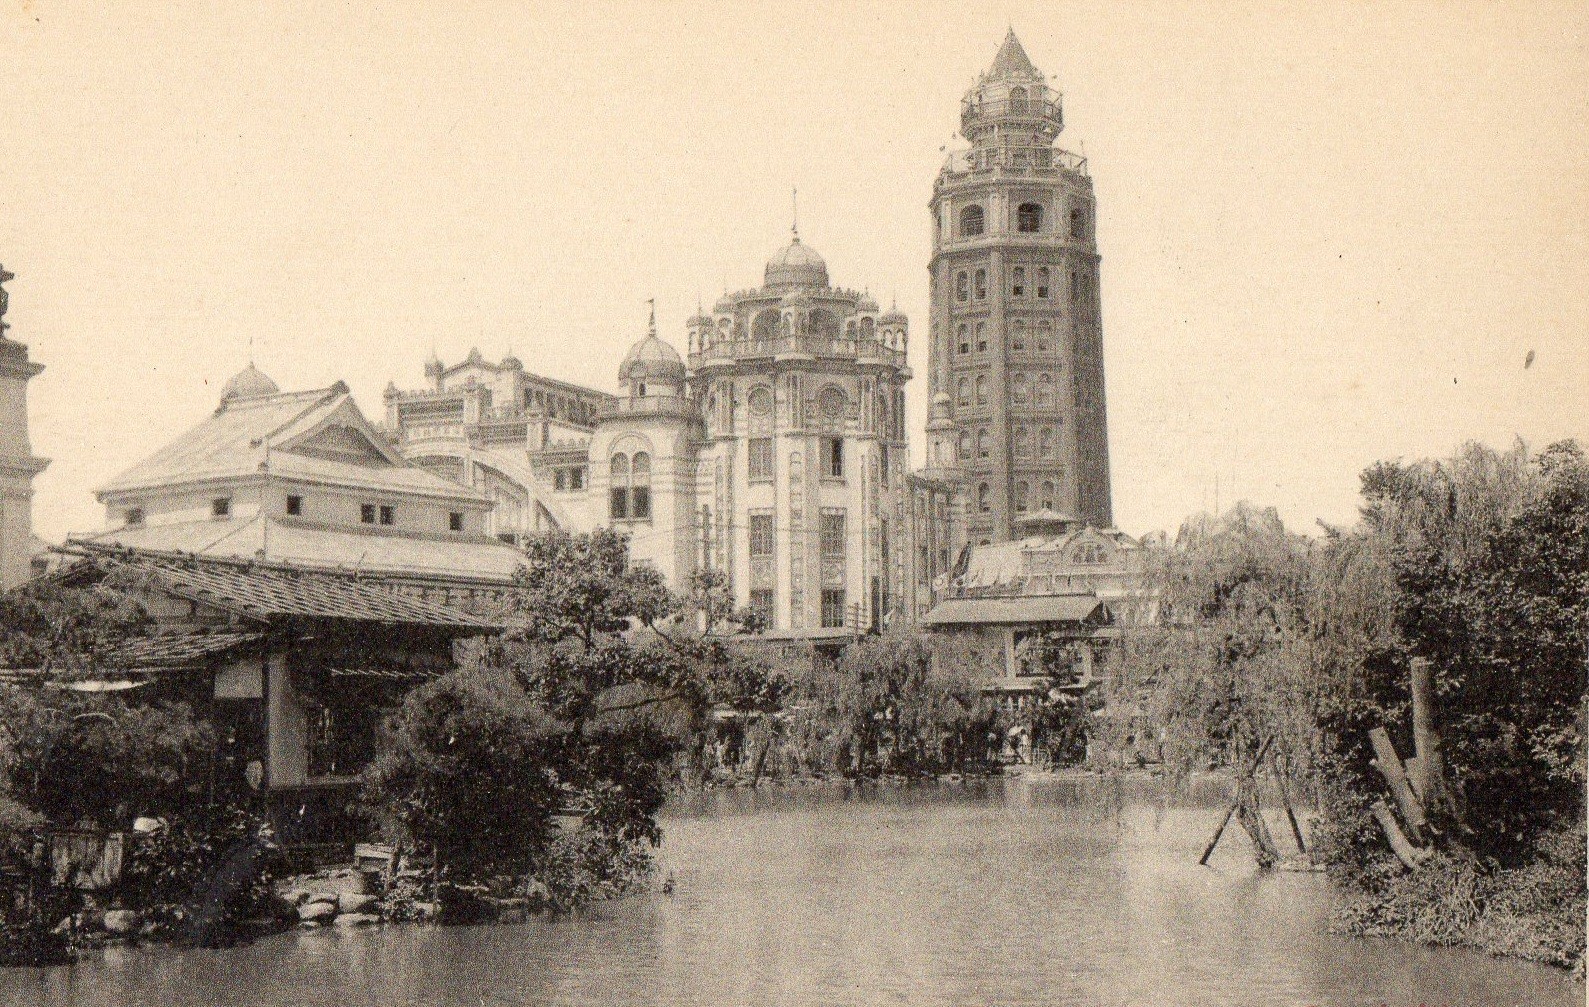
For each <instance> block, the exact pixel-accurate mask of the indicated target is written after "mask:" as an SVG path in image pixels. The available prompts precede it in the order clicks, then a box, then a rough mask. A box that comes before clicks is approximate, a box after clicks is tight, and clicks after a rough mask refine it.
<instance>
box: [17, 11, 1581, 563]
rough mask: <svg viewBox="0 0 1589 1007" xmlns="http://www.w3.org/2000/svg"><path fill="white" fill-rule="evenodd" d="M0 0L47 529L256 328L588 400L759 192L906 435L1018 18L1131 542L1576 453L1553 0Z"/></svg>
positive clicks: (1571, 30) (733, 238)
mask: <svg viewBox="0 0 1589 1007" xmlns="http://www.w3.org/2000/svg"><path fill="white" fill-rule="evenodd" d="M0 5H3V6H0V9H3V11H4V14H3V18H0V26H3V27H0V32H3V34H0V53H3V56H0V262H3V263H4V264H5V266H6V268H8V269H11V270H12V271H14V272H15V273H16V274H17V279H16V280H14V281H12V282H11V284H10V285H9V289H10V290H11V312H10V314H9V316H8V321H9V322H10V323H11V325H12V329H11V332H10V335H11V336H12V337H13V338H16V339H19V340H21V341H23V342H26V343H28V344H29V345H30V347H31V349H32V352H33V355H34V357H35V359H37V360H39V361H40V362H42V363H44V364H45V365H46V367H47V368H48V369H47V370H46V371H45V372H44V374H43V375H42V376H41V377H39V378H38V379H36V380H35V381H34V382H33V384H32V415H33V426H32V437H33V444H34V449H35V451H36V452H37V453H39V454H41V455H44V456H47V457H50V458H52V459H53V463H52V465H51V466H50V468H49V470H48V471H46V472H45V473H44V474H43V475H42V476H41V477H39V479H38V481H37V484H36V485H37V496H36V499H35V509H34V518H35V524H36V527H37V529H38V531H39V532H40V533H41V534H43V535H45V536H47V537H50V538H58V537H60V536H62V535H64V534H65V533H66V532H68V531H80V530H92V529H95V528H98V527H99V526H100V525H101V524H102V523H103V513H102V511H101V509H100V508H99V506H98V505H97V504H96V503H95V502H94V499H93V495H92V490H93V488H94V487H95V486H97V485H99V484H101V483H103V482H105V481H107V480H108V479H109V478H110V477H111V476H112V475H114V474H115V473H116V472H118V471H120V470H121V469H122V468H124V467H126V466H127V465H130V464H131V463H133V462H135V461H137V460H138V459H140V458H141V457H143V456H145V455H147V454H148V453H150V452H152V451H154V450H155V449H156V448H158V447H159V446H160V445H162V444H163V443H164V442H166V441H167V440H169V439H170V438H171V437H172V436H173V435H174V434H176V433H177V432H178V431H179V430H180V429H184V428H186V427H188V426H191V425H193V424H194V423H197V422H198V421H199V420H201V419H202V418H203V417H204V416H205V415H206V413H207V412H208V411H209V410H211V409H213V408H214V406H215V404H216V401H217V396H218V391H219V386H220V384H221V383H222V382H224V381H225V380H226V378H227V377H228V376H230V375H231V374H232V373H234V372H236V371H237V370H239V369H241V368H242V367H243V365H244V364H245V363H246V362H247V360H248V357H249V354H250V341H252V353H253V356H254V358H255V359H256V360H257V361H258V363H259V366H260V367H261V368H262V369H264V370H265V371H266V372H267V373H269V374H270V375H271V376H272V377H274V378H275V379H276V381H277V382H279V383H280V384H281V385H282V387H283V388H286V389H301V388H312V387H322V386H325V385H328V384H330V383H331V382H332V381H335V380H337V379H338V378H340V379H343V380H345V381H346V382H347V383H348V384H349V385H350V386H351V387H352V388H353V390H354V392H355V394H356V395H357V397H358V399H359V401H360V403H361V404H362V405H363V407H364V408H365V411H366V412H367V413H368V414H370V415H371V417H372V418H374V419H378V418H379V416H380V414H381V408H382V407H381V390H382V389H383V388H384V387H385V386H386V383H387V381H388V380H392V381H395V382H396V383H397V384H398V385H399V386H402V387H415V386H418V385H420V384H421V382H422V372H421V368H422V365H423V361H424V359H425V357H426V356H427V354H429V352H430V351H431V349H432V347H434V348H435V349H436V350H437V352H439V353H440V355H441V356H442V358H443V359H444V360H446V361H449V362H452V361H456V360H458V359H459V358H461V357H462V356H463V355H464V354H466V353H467V352H468V350H469V348H470V347H471V346H473V345H478V346H479V347H480V348H481V350H482V351H483V352H485V353H486V354H487V355H488V356H493V357H495V356H498V355H500V354H502V353H503V352H504V351H506V350H507V349H509V348H511V349H512V350H513V351H514V352H516V353H517V354H518V355H519V356H520V357H522V358H523V359H524V361H525V363H526V364H527V366H528V367H529V368H530V369H532V370H535V371H539V372H542V373H545V374H547V375H550V376H553V377H557V378H562V379H565V380H571V381H577V382H582V383H586V384H590V385H594V386H596V387H599V388H606V389H614V388H615V386H616V373H615V371H616V365H617V362H618V360H619V358H620V357H621V355H622V354H623V352H624V351H625V350H626V349H627V347H628V346H629V345H630V343H632V342H633V341H634V340H635V339H637V338H639V337H640V336H641V335H642V334H643V332H644V327H645V301H646V299H647V298H649V297H655V298H656V299H657V315H658V322H659V325H660V326H661V329H662V332H663V334H664V335H665V336H666V337H667V338H669V339H671V340H672V341H673V342H674V343H675V345H678V346H681V347H682V344H683V341H684V338H683V337H684V333H683V322H684V319H685V317H686V316H688V315H689V314H690V313H692V311H693V310H694V308H695V303H696V298H697V296H700V297H702V298H704V300H705V302H706V303H707V305H708V306H709V305H710V304H711V302H712V300H713V299H714V298H715V297H717V296H718V295H720V294H721V292H722V290H723V288H724V286H725V284H726V285H727V286H729V287H731V288H740V287H745V286H751V285H754V284H757V283H759V282H760V275H761V269H762V265H763V264H764V263H765V261H766V259H767V257H768V255H769V254H771V253H772V252H773V251H774V250H775V249H777V248H778V247H779V246H780V245H781V244H782V243H783V242H784V241H785V238H786V235H787V232H788V228H789V191H790V187H791V186H792V185H798V186H799V189H800V227H801V234H802V236H803V237H804V238H805V239H806V241H807V242H808V243H810V244H811V245H812V246H813V247H815V248H817V249H818V250H819V251H820V252H822V253H823V255H824V256H825V257H826V258H827V261H828V264H829V269H830V271H831V274H832V277H833V280H834V282H835V283H836V284H839V285H843V286H849V287H856V288H861V287H866V288H870V289H871V291H872V292H873V293H874V294H875V295H876V296H877V297H878V299H879V300H880V301H881V302H882V303H883V304H884V306H885V307H886V306H887V304H888V303H889V301H890V300H891V299H892V298H894V297H895V296H897V297H898V303H899V307H900V308H901V309H902V310H904V311H905V312H906V313H908V314H909V315H910V318H911V323H912V329H913V333H914V336H915V338H914V339H913V341H912V346H911V357H912V360H911V363H912V366H913V367H914V368H915V371H916V374H917V379H916V380H915V381H913V382H912V390H911V408H912V412H913V418H912V422H911V430H912V434H913V436H914V437H915V438H916V440H917V443H916V444H915V445H914V446H915V448H916V450H917V452H918V458H919V452H920V443H919V440H920V431H921V426H922V423H923V413H924V409H925V393H926V377H925V373H926V363H927V346H926V334H927V312H926V307H927V270H926V265H927V257H928V254H929V244H928V238H929V234H928V223H929V220H928V215H927V208H926V204H927V200H928V198H929V196H930V194H931V189H932V181H933V177H934V175H935V174H936V172H937V170H938V167H939V164H940V163H941V160H942V154H941V153H940V150H941V148H943V147H944V146H945V145H949V144H954V143H957V142H959V141H956V140H955V139H954V138H953V131H954V129H955V128H956V125H957V123H956V113H957V103H958V100H959V98H960V96H961V94H962V93H963V92H964V91H965V90H966V88H967V87H969V86H970V84H971V83H972V81H973V79H974V78H975V76H976V74H977V73H978V72H979V71H981V70H982V69H984V68H985V67H986V66H987V65H988V63H989V62H990V61H991V60H992V58H993V54H994V52H995V50H996V49H997V47H998V45H999V43H1000V41H1001V39H1002V37H1003V35H1004V31H1005V29H1006V27H1007V26H1008V25H1013V26H1014V27H1015V30H1016V32H1017V33H1018V34H1019V36H1020V37H1021V40H1022V41H1023V42H1024V44H1025V46H1026V49H1027V51H1028V53H1029V54H1030V55H1031V57H1032V59H1033V61H1034V62H1035V63H1036V64H1037V65H1038V66H1039V67H1040V68H1041V69H1042V70H1044V71H1045V72H1047V73H1049V74H1051V75H1053V77H1054V79H1055V84H1056V85H1057V86H1058V87H1060V88H1061V89H1062V90H1063V91H1064V95H1065V113H1066V114H1065V119H1066V123H1067V128H1066V130H1065V132H1064V133H1063V134H1062V136H1061V138H1060V139H1061V144H1062V145H1063V146H1065V147H1068V148H1070V149H1073V150H1081V149H1083V148H1084V149H1085V152H1086V154H1087V156H1088V157H1089V159H1090V164H1091V174H1092V176H1093V181H1094V185H1095V187H1096V190H1097V194H1098V214H1099V219H1098V242H1099V246H1100V249H1101V251H1102V254H1103V277H1102V293H1103V312H1104V330H1103V331H1104V356H1105V363H1106V370H1107V377H1108V401H1109V425H1110V441H1111V452H1112V468H1113V481H1114V502H1115V516H1116V520H1117V522H1118V524H1119V525H1120V526H1121V527H1122V528H1124V529H1126V530H1127V531H1131V532H1137V533H1142V532H1147V531H1151V530H1154V529H1159V528H1167V529H1174V528H1175V527H1177V526H1178V525H1179V523H1180V521H1181V520H1182V518H1184V517H1185V516H1186V515H1187V514H1189V513H1192V512H1195V511H1198V510H1202V509H1205V508H1207V507H1209V506H1211V505H1212V504H1213V502H1214V493H1215V485H1216V480H1217V481H1218V484H1219V493H1220V496H1221V503H1223V504H1224V505H1226V506H1228V505H1229V504H1230V503H1232V502H1233V501H1234V500H1236V499H1237V498H1247V499H1251V500H1253V501H1255V502H1258V503H1262V504H1273V505H1275V506H1277V507H1279V509H1280V512H1281V514H1282V515H1283V516H1284V518H1285V519H1286V521H1287V523H1288V524H1289V525H1292V526H1293V527H1297V528H1298V529H1299V530H1310V529H1314V528H1315V526H1314V521H1315V519H1319V518H1322V519H1324V520H1326V521H1330V522H1344V521H1349V520H1351V519H1352V517H1353V516H1354V514H1355V505H1356V493H1357V473H1358V472H1359V471H1360V470H1361V469H1362V468H1363V467H1364V466H1365V465H1367V464H1369V463H1371V462H1373V461H1374V460H1376V459H1381V458H1394V457H1409V458H1411V457H1420V456H1425V455H1430V454H1441V453H1445V452H1448V451H1450V450H1451V449H1453V448H1454V447H1455V446H1456V445H1457V444H1458V443H1459V442H1461V441H1462V440H1465V439H1470V438H1472V439H1479V440H1484V441H1488V442H1490V443H1492V444H1497V445H1501V444H1506V443H1509V442H1510V441H1511V439H1512V438H1513V437H1514V436H1521V437H1523V438H1524V439H1526V440H1527V441H1528V442H1529V443H1530V444H1532V445H1534V446H1535V447H1542V446H1543V445H1544V444H1545V443H1547V442H1549V441H1551V440H1554V439H1558V438H1562V437H1567V436H1576V437H1580V438H1583V437H1585V436H1586V435H1589V404H1586V403H1589V46H1586V23H1589V16H1586V13H1585V11H1586V10H1589V8H1586V6H1585V5H1584V4H1582V3H1562V4H1559V5H1553V4H1550V3H1546V2H1533V3H1526V4H1525V3H1510V4H1500V3H1487V4H1478V3H1473V4H1455V3H1451V4H1441V3H1434V2H1430V0H1416V2H1399V3H1378V4H1368V3H1360V2H1354V3H1349V4H1341V5H1333V4H1298V3H1293V2H1278V0H1277V2H1273V3H1265V4H1240V3H1226V2H1220V3H1213V2H1210V3H1185V2H1152V0H1147V2H1144V0H1132V2H1130V3H1124V2H1122V3H1098V2H1090V3H1063V2H1053V0H1044V2H1040V3H1030V4H1028V3H1017V2H1011V3H999V4H990V5H978V4H906V3H902V2H890V3H872V4H868V3H857V2H843V3H831V4H801V3H795V2H787V3H779V4H721V5H720V4H701V5H699V6H695V5H688V4H666V5H665V4H660V3H646V4H642V3H638V2H637V3H632V4H615V5H604V4H600V3H593V2H584V3H578V4H571V5H567V6H559V5H556V4H550V3H541V4H524V3H508V2H505V0H504V2H495V3H483V4H469V3H458V2H449V3H445V4H443V3H435V2H432V3H420V2H417V0H403V2H396V3H385V4H381V5H379V6H377V5H373V4H358V3H349V4H340V5H337V6H336V7H335V8H334V9H333V8H332V6H331V5H328V4H304V3H282V4H276V5H268V4H249V5H246V6H248V7H250V8H257V9H255V10H252V11H251V12H249V13H246V14H239V13H234V12H232V11H230V10H229V9H228V8H229V7H230V6H231V5H226V4H214V5H207V6H205V7H195V8H191V9H181V8H179V5H177V4H173V3H164V2H162V3H143V4H126V3H122V4H114V5H86V4H85V5H83V6H80V7H78V6H69V5H61V4H57V3H52V2H48V0H32V2H25V3H19V2H18V0H0ZM107 6H113V7H116V8H119V10H118V12H117V13H110V12H109V11H108V10H106V9H105V7H107ZM1530 351H1532V352H1533V354H1534V362H1533V365H1532V366H1531V367H1529V368H1527V369H1525V367H1524V361H1525V359H1526V358H1527V355H1528V354H1529V353H1530Z"/></svg>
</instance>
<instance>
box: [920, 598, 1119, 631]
mask: <svg viewBox="0 0 1589 1007" xmlns="http://www.w3.org/2000/svg"><path fill="white" fill-rule="evenodd" d="M1108 615H1109V610H1108V609H1107V608H1105V607H1104V603H1103V602H1102V601H1100V600H1099V599H1098V596H1097V595H1094V594H1056V595H1039V596H1035V597H1026V598H951V599H949V600H948V601H944V602H940V603H939V604H938V605H937V606H936V607H935V608H933V610H932V611H930V612H928V613H927V614H926V615H925V616H923V617H922V620H921V621H922V624H923V625H926V626H1011V625H1031V624H1034V623H1081V622H1093V623H1102V622H1104V621H1106V620H1107V619H1108Z"/></svg>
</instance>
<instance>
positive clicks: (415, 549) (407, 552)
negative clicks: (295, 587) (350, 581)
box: [74, 517, 524, 583]
mask: <svg viewBox="0 0 1589 1007" xmlns="http://www.w3.org/2000/svg"><path fill="white" fill-rule="evenodd" d="M74 541H77V542H85V541H86V542H92V543H97V544H100V545H121V546H128V547H132V548H137V549H148V550H155V551H161V552H181V553H192V554H195V555H200V556H215V557H231V558H236V559H264V560H267V561H269V562H285V563H293V564H295V565H298V566H303V567H308V568H312V569H318V570H344V571H348V570H359V571H361V572H370V573H391V574H405V575H418V576H431V577H441V578H449V577H451V578H458V579H465V580H489V581H495V582H499V583H507V582H508V581H509V580H511V579H512V577H513V573H514V571H515V570H517V569H518V568H519V567H520V566H522V565H523V562H524V558H523V554H522V553H520V552H519V550H517V549H516V548H514V547H513V546H511V545H508V544H507V543H505V542H498V541H495V540H492V539H480V538H460V537H445V538H443V537H440V536H436V537H431V536H423V535H415V534H412V533H406V534H405V533H403V532H394V531H380V530H376V529H373V528H372V529H369V530H364V529H362V528H360V529H354V528H345V527H340V526H331V525H322V524H317V523H314V522H309V521H303V520H294V519H292V518H268V517H252V518H241V517H239V518H230V519H226V520H220V521H211V520H201V521H184V522H181V523H177V524H149V525H142V526H136V527H125V528H117V529H115V530H113V531H108V532H104V533H102V534H99V535H95V536H93V537H91V538H87V539H77V540H74Z"/></svg>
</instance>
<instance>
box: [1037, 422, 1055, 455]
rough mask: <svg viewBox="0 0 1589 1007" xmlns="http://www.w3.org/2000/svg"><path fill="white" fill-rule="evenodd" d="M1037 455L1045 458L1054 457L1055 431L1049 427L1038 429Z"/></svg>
mask: <svg viewBox="0 0 1589 1007" xmlns="http://www.w3.org/2000/svg"><path fill="white" fill-rule="evenodd" d="M1037 453H1038V454H1039V455H1041V456H1042V457H1044V458H1052V457H1054V431H1052V430H1050V429H1049V428H1048V427H1038V428H1037Z"/></svg>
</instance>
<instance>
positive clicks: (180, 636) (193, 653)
mask: <svg viewBox="0 0 1589 1007" xmlns="http://www.w3.org/2000/svg"><path fill="white" fill-rule="evenodd" d="M263 638H264V634H262V633H237V632H217V633H160V634H157V635H155V636H145V637H138V638H136V639H132V640H128V641H127V642H125V643H123V644H120V645H118V646H116V647H114V648H112V649H110V650H108V651H106V652H105V653H103V654H96V655H95V656H94V659H93V662H92V663H93V665H94V666H96V667H101V668H110V669H115V670H125V671H144V670H151V671H152V670H162V671H164V670H171V669H178V668H191V667H195V666H197V665H201V664H203V663H204V662H205V661H206V660H207V659H209V658H211V657H215V656H217V655H220V654H225V653H227V652H228V651H232V650H236V649H237V648H239V647H242V646H244V645H246V644H250V643H253V642H255V641H256V640H261V639H263Z"/></svg>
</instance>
